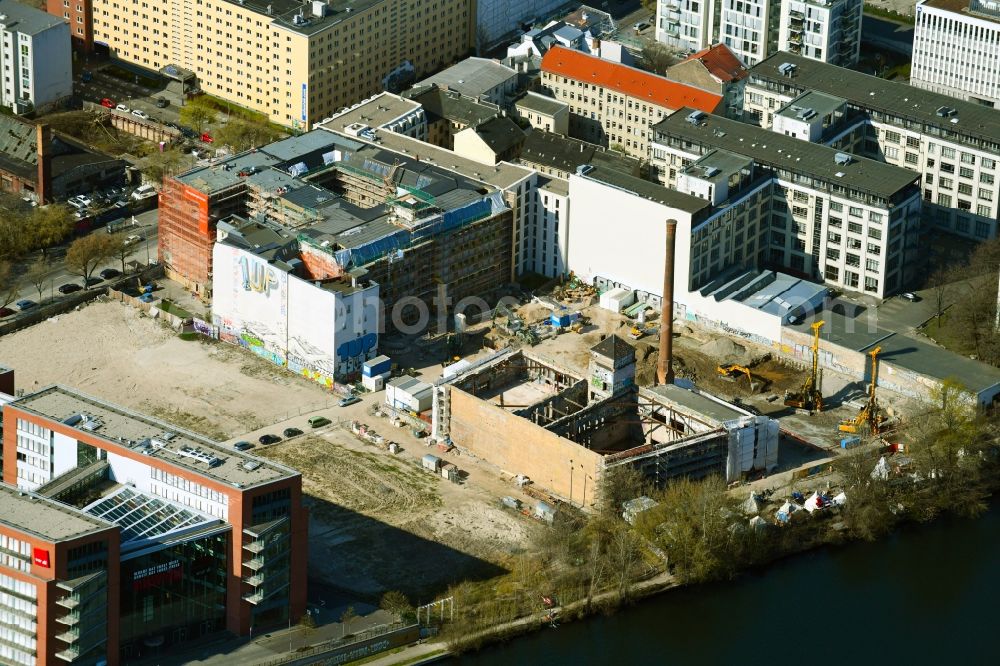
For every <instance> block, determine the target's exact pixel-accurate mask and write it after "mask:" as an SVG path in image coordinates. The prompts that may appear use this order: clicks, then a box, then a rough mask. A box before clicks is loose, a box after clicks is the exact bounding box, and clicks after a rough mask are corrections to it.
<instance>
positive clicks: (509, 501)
mask: <svg viewBox="0 0 1000 666" xmlns="http://www.w3.org/2000/svg"><path fill="white" fill-rule="evenodd" d="M500 503H501V504H503V505H504V506H505V507H507V508H508V509H514V510H515V511H520V510H521V500H519V499H517V498H516V497H510V496H507V497H501V498H500Z"/></svg>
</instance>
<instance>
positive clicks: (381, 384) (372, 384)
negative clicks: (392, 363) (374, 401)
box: [361, 375, 385, 393]
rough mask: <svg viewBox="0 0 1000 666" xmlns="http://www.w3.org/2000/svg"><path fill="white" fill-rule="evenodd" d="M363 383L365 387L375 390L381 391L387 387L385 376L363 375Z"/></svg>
mask: <svg viewBox="0 0 1000 666" xmlns="http://www.w3.org/2000/svg"><path fill="white" fill-rule="evenodd" d="M361 385H362V386H364V387H365V389H366V390H368V391H371V392H373V393H374V392H375V391H381V390H382V389H383V388H385V377H384V376H382V375H378V376H377V377H369V376H368V375H362V376H361Z"/></svg>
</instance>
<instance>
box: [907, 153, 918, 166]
mask: <svg viewBox="0 0 1000 666" xmlns="http://www.w3.org/2000/svg"><path fill="white" fill-rule="evenodd" d="M919 161H920V156H919V155H917V154H916V153H906V163H907V164H913V165H916V164H917V162H919Z"/></svg>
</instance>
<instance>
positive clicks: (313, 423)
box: [309, 416, 331, 428]
mask: <svg viewBox="0 0 1000 666" xmlns="http://www.w3.org/2000/svg"><path fill="white" fill-rule="evenodd" d="M330 423H331V421H330V419H328V418H326V417H325V416H313V417H310V419H309V427H310V428H321V427H323V426H325V425H330Z"/></svg>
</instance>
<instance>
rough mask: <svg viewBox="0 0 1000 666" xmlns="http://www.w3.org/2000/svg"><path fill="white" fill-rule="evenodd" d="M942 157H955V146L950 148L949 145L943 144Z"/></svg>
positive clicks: (947, 158)
mask: <svg viewBox="0 0 1000 666" xmlns="http://www.w3.org/2000/svg"><path fill="white" fill-rule="evenodd" d="M941 157H942V158H944V159H946V160H950V159H954V157H955V149H954V148H948V147H947V146H942V147H941Z"/></svg>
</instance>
